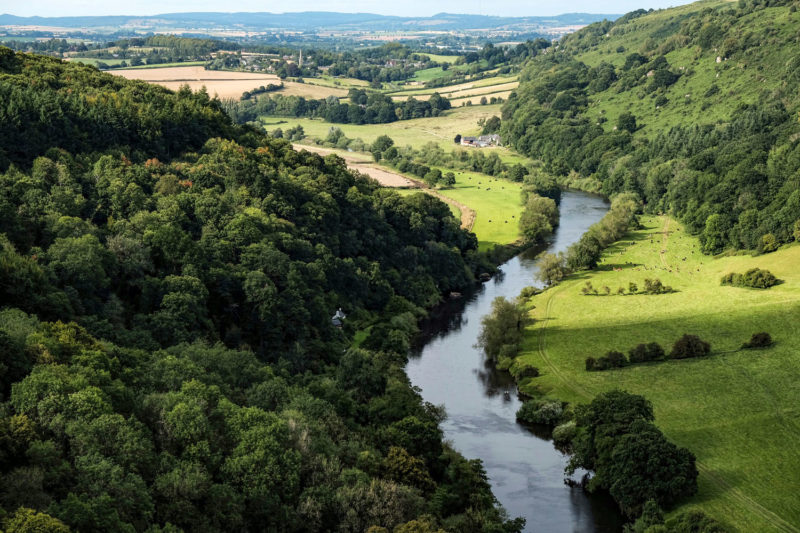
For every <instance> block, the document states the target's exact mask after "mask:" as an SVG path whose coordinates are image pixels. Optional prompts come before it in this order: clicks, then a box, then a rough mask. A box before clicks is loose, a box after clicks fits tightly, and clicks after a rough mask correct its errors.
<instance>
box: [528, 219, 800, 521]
mask: <svg viewBox="0 0 800 533" xmlns="http://www.w3.org/2000/svg"><path fill="white" fill-rule="evenodd" d="M641 222H642V226H643V227H642V229H639V230H635V231H631V232H629V233H628V234H627V235H626V236H625V237H623V238H622V239H621V240H619V241H618V242H617V243H615V244H614V245H612V246H611V247H610V248H608V249H607V250H605V252H604V253H603V256H602V259H601V262H600V264H599V265H598V267H597V269H596V270H593V271H589V272H579V273H577V274H574V275H572V276H569V277H568V278H567V279H565V280H564V281H562V282H561V284H559V285H557V286H556V287H554V288H552V289H549V290H547V291H545V292H544V293H542V294H540V295H538V296H535V297H533V298H532V299H531V300H530V303H531V304H533V305H535V309H534V310H533V316H534V318H535V319H536V323H535V324H534V325H533V326H532V327H531V328H530V330H529V331H528V333H527V335H526V339H525V341H524V343H523V351H522V353H521V354H520V356H519V357H518V361H519V362H520V363H522V364H526V365H533V366H536V367H538V368H539V370H540V372H541V374H542V375H541V376H540V377H537V378H527V379H524V380H522V381H521V382H520V384H519V385H520V389H521V391H522V392H525V393H528V394H532V395H537V394H543V393H544V394H547V395H549V396H553V397H557V398H560V399H563V400H566V401H569V402H573V403H579V402H586V401H588V400H590V399H591V398H593V397H594V396H595V395H596V394H598V393H600V392H603V391H606V390H610V389H613V388H621V389H623V390H627V391H629V392H632V393H636V394H641V395H643V396H645V397H646V398H648V399H649V400H650V401H652V402H653V405H654V407H655V412H656V423H657V425H658V426H659V427H660V428H661V429H662V430H663V431H664V433H665V434H666V435H667V437H668V438H669V439H670V440H672V441H673V442H675V443H676V444H678V445H680V446H684V447H687V448H688V449H689V450H691V451H692V452H693V453H694V454H696V456H697V459H698V468H699V470H700V478H699V489H700V490H699V493H698V494H697V495H696V496H695V497H694V498H693V499H692V500H691V501H690V502H689V503H688V504H687V505H686V506H684V507H683V508H687V507H694V506H696V507H699V508H701V509H702V510H704V511H706V512H707V513H708V514H710V515H711V516H713V517H714V518H716V519H717V520H719V521H721V522H723V523H724V524H725V525H726V526H728V527H729V528H730V529H731V530H732V531H798V530H800V529H798V528H799V527H800V508H798V507H797V505H796V497H795V494H794V490H793V486H794V485H795V484H796V482H795V480H796V478H797V475H798V474H800V458H798V456H797V454H796V453H795V450H794V446H793V445H791V444H789V443H794V442H796V441H797V438H798V437H800V426H798V425H797V424H796V423H795V422H794V419H795V418H796V414H797V413H796V406H797V405H798V399H800V338H798V336H797V335H796V331H797V326H796V324H797V323H798V320H799V319H800V274H799V273H798V272H797V269H796V265H797V264H800V246H797V245H794V246H790V247H786V248H784V249H781V250H779V251H778V252H775V253H772V254H767V255H762V256H758V257H751V256H733V257H723V258H712V257H709V256H704V255H702V254H701V253H700V246H699V243H698V241H697V239H696V238H694V237H693V236H690V235H687V234H686V231H685V229H684V228H683V226H682V225H681V224H680V223H678V222H676V221H674V220H670V219H669V218H666V217H642V219H641ZM753 267H760V268H766V269H768V270H770V271H771V272H772V273H773V274H775V275H776V276H777V277H778V278H779V279H781V280H783V283H782V284H780V285H777V286H775V287H772V288H770V289H768V290H752V289H742V288H736V287H728V286H721V285H720V278H721V277H722V275H723V274H725V273H727V272H744V271H746V270H748V269H749V268H753ZM645 278H651V279H652V278H658V279H660V280H661V281H662V282H663V284H664V285H668V286H671V287H673V288H674V289H675V292H673V293H670V294H659V295H628V296H622V295H614V293H616V292H617V290H618V287H623V288H625V289H626V292H627V290H628V288H629V284H630V283H631V282H633V283H636V284H638V286H639V287H642V286H643V284H644V279H645ZM587 281H588V282H590V283H591V284H592V286H593V287H594V288H597V289H599V291H600V293H601V294H603V293H604V292H605V291H604V287H606V286H607V287H609V289H610V292H611V293H612V295H610V296H593V295H590V296H586V295H584V294H583V291H582V287H584V286H585V283H586V282H587ZM757 331H766V332H769V333H770V334H771V335H772V337H773V338H774V339H775V341H776V344H775V346H774V347H773V348H769V349H766V350H755V351H754V350H744V351H740V350H738V348H739V347H740V345H741V344H742V343H743V342H745V341H746V340H748V339H749V337H750V335H751V334H753V333H755V332H757ZM684 333H690V334H696V335H699V336H700V337H701V338H702V339H704V340H706V341H708V342H710V343H711V345H712V354H711V355H710V356H707V357H704V358H701V359H690V360H675V361H662V362H653V363H647V364H640V365H633V366H628V367H625V368H621V369H614V370H607V371H602V372H587V371H586V370H585V368H584V367H585V359H586V358H587V357H590V356H591V357H598V356H603V355H604V354H605V353H606V352H608V351H609V350H619V351H622V352H627V351H628V350H629V349H630V348H633V347H634V346H635V345H636V344H638V343H647V342H658V343H660V344H661V345H662V346H664V347H665V348H666V349H667V351H669V349H670V348H671V346H672V343H673V342H674V341H675V340H676V339H677V338H678V337H680V336H681V335H683V334H684Z"/></svg>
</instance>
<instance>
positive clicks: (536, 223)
mask: <svg viewBox="0 0 800 533" xmlns="http://www.w3.org/2000/svg"><path fill="white" fill-rule="evenodd" d="M556 227H558V205H557V204H556V201H555V200H553V199H552V198H548V197H546V196H539V195H538V194H536V193H533V192H531V193H529V194H527V199H526V200H525V206H524V207H523V210H522V214H521V215H520V217H519V232H520V234H521V235H522V238H523V240H524V241H525V242H526V243H527V244H531V245H534V244H541V243H543V242H544V240H545V239H546V238H547V237H549V236H550V235H552V234H553V230H555V228H556Z"/></svg>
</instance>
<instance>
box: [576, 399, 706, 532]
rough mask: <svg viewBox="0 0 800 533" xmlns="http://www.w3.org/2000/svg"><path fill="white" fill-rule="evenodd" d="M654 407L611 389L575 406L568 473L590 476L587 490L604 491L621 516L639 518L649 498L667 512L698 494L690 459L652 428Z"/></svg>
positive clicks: (693, 465) (691, 458) (692, 463)
mask: <svg viewBox="0 0 800 533" xmlns="http://www.w3.org/2000/svg"><path fill="white" fill-rule="evenodd" d="M654 419H655V417H654V416H653V406H652V405H651V404H650V402H648V401H647V400H646V399H645V398H643V397H642V396H638V395H635V394H630V393H627V392H623V391H619V390H614V391H610V392H606V393H603V394H600V395H598V396H597V397H596V398H595V399H594V400H592V401H591V402H590V403H589V404H584V405H578V406H576V407H575V418H574V420H575V434H574V437H573V438H572V439H571V443H570V448H571V451H572V457H571V459H570V462H569V466H568V472H569V473H574V471H575V470H576V469H578V468H584V469H586V470H590V471H592V472H594V476H593V477H592V479H591V480H590V482H589V485H588V488H589V490H593V489H598V488H602V489H607V490H608V491H609V492H610V493H611V496H612V497H613V498H614V500H615V501H616V502H617V504H618V505H619V507H620V509H621V510H622V512H623V513H625V514H626V515H627V516H630V517H636V516H639V515H640V514H642V511H643V508H644V506H645V504H646V503H647V502H648V501H650V500H653V501H654V502H655V503H656V505H658V506H659V507H661V508H665V509H670V508H672V507H673V506H674V505H676V504H677V503H680V502H681V501H682V500H684V499H686V498H688V497H689V496H692V495H693V494H695V493H696V492H697V467H696V466H695V457H694V455H692V453H691V452H690V451H689V450H687V449H685V448H679V447H677V446H675V445H674V444H672V443H671V442H669V441H668V440H667V438H666V437H665V436H664V434H663V433H661V431H660V430H659V429H658V428H657V427H656V426H655V425H653V420H654Z"/></svg>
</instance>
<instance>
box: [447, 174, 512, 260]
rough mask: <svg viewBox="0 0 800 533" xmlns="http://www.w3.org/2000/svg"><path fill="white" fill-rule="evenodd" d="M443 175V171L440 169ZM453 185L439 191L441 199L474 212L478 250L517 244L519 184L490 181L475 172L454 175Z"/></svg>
mask: <svg viewBox="0 0 800 533" xmlns="http://www.w3.org/2000/svg"><path fill="white" fill-rule="evenodd" d="M441 170H442V172H447V169H444V168H443V169H441ZM454 173H455V175H456V184H455V186H454V187H453V188H452V189H442V190H440V191H438V192H439V194H441V195H442V196H447V197H448V198H452V199H453V200H456V201H457V202H461V203H463V204H465V205H467V206H469V207H470V208H472V209H473V210H474V211H475V212H476V216H475V225H474V226H473V227H472V231H473V232H475V235H477V237H478V245H479V247H480V249H481V250H486V249H488V248H491V247H492V246H494V245H496V244H511V243H513V242H516V241H518V240H519V225H518V224H519V217H520V215H521V214H522V203H521V194H520V193H521V191H522V186H521V185H520V184H519V183H514V182H511V181H506V180H503V179H497V178H493V177H491V176H487V175H486V174H479V173H477V172H463V171H459V172H454Z"/></svg>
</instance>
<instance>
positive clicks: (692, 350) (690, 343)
mask: <svg viewBox="0 0 800 533" xmlns="http://www.w3.org/2000/svg"><path fill="white" fill-rule="evenodd" d="M710 352H711V345H710V344H709V343H707V342H705V341H704V340H702V339H701V338H700V337H698V336H697V335H688V334H686V335H684V336H683V337H681V338H680V339H678V340H677V341H675V344H674V345H673V346H672V351H671V352H670V354H669V356H670V357H671V358H672V359H686V358H689V357H702V356H704V355H708V354H709V353H710Z"/></svg>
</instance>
